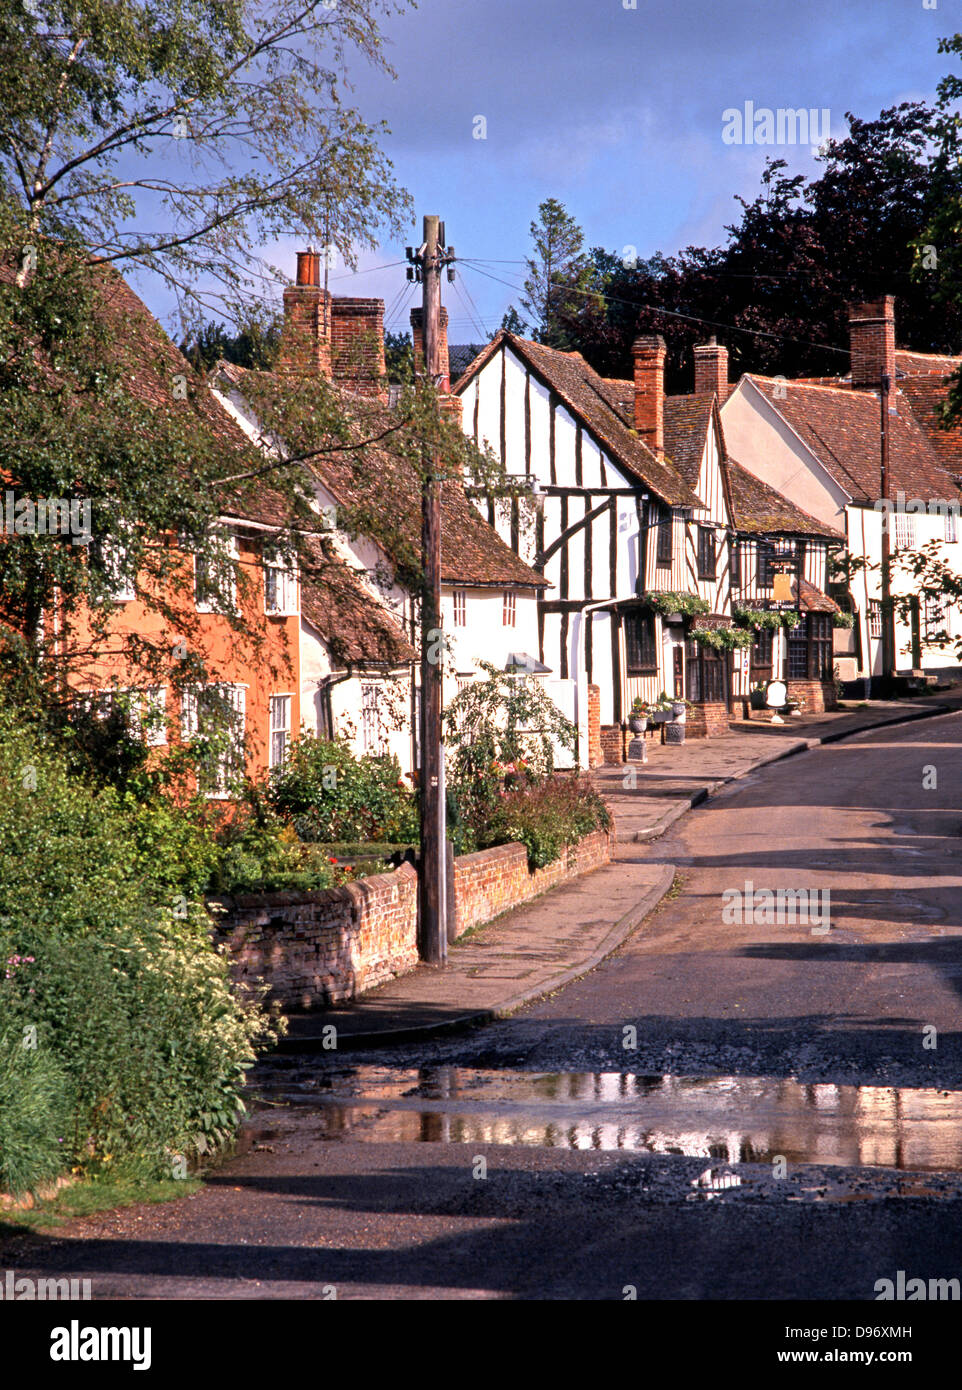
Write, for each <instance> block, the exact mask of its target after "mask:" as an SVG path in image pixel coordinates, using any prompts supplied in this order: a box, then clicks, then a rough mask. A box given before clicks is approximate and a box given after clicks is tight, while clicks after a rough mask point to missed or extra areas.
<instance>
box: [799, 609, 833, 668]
mask: <svg viewBox="0 0 962 1390" xmlns="http://www.w3.org/2000/svg"><path fill="white" fill-rule="evenodd" d="M788 679H789V680H795V681H804V680H810V681H828V680H831V679H832V619H831V616H830V614H828V613H809V615H808V618H807V619H806V620H803V621H802V622H800V623H799V624H798V626H797V627H794V628H791V629H790V631H789V634H788Z"/></svg>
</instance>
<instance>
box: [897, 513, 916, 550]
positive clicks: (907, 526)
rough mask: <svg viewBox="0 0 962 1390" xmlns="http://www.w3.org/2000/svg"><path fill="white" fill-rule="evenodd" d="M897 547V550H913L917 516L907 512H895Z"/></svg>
mask: <svg viewBox="0 0 962 1390" xmlns="http://www.w3.org/2000/svg"><path fill="white" fill-rule="evenodd" d="M893 516H894V517H895V547H896V549H897V550H911V549H913V548H914V546H915V517H914V516H913V515H911V514H910V513H907V512H894V513H893Z"/></svg>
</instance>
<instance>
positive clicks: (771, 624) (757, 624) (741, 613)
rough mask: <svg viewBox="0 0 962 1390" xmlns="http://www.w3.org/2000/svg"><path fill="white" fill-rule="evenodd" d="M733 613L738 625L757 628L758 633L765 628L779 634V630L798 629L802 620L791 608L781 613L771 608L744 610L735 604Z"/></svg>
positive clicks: (799, 614)
mask: <svg viewBox="0 0 962 1390" xmlns="http://www.w3.org/2000/svg"><path fill="white" fill-rule="evenodd" d="M732 611H733V615H734V618H735V622H736V623H739V624H740V625H741V626H743V627H752V628H755V630H756V631H759V630H760V629H763V628H764V629H765V630H767V631H768V632H777V631H778V629H779V628H786V629H788V628H793V627H797V626H798V624H799V623H800V622H801V620H802V615H801V613H799V612H798V611H797V610H796V609H791V608H786V609H783V610H782V611H780V612H779V611H778V610H776V609H770V608H743V607H741V606H740V605H739V604H735V606H734V608H733V610H732Z"/></svg>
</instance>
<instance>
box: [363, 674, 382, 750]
mask: <svg viewBox="0 0 962 1390" xmlns="http://www.w3.org/2000/svg"><path fill="white" fill-rule="evenodd" d="M378 694H379V691H378V687H377V686H376V685H374V684H365V685H362V686H361V742H362V744H363V746H364V751H365V753H377V752H378V751H379V750H380V746H381V741H382V740H381V729H380V721H379V720H378Z"/></svg>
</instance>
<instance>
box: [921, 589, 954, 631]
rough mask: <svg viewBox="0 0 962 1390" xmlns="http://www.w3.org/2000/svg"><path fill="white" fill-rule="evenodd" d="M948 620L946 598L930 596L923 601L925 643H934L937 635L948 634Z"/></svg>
mask: <svg viewBox="0 0 962 1390" xmlns="http://www.w3.org/2000/svg"><path fill="white" fill-rule="evenodd" d="M947 628H948V618H947V616H946V612H945V600H944V598H937V597H936V596H935V595H934V594H930V595H928V596H927V597H925V598H923V599H922V636H923V641H925V642H934V641H935V637H936V634H937V633H940V632H946V630H947Z"/></svg>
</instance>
